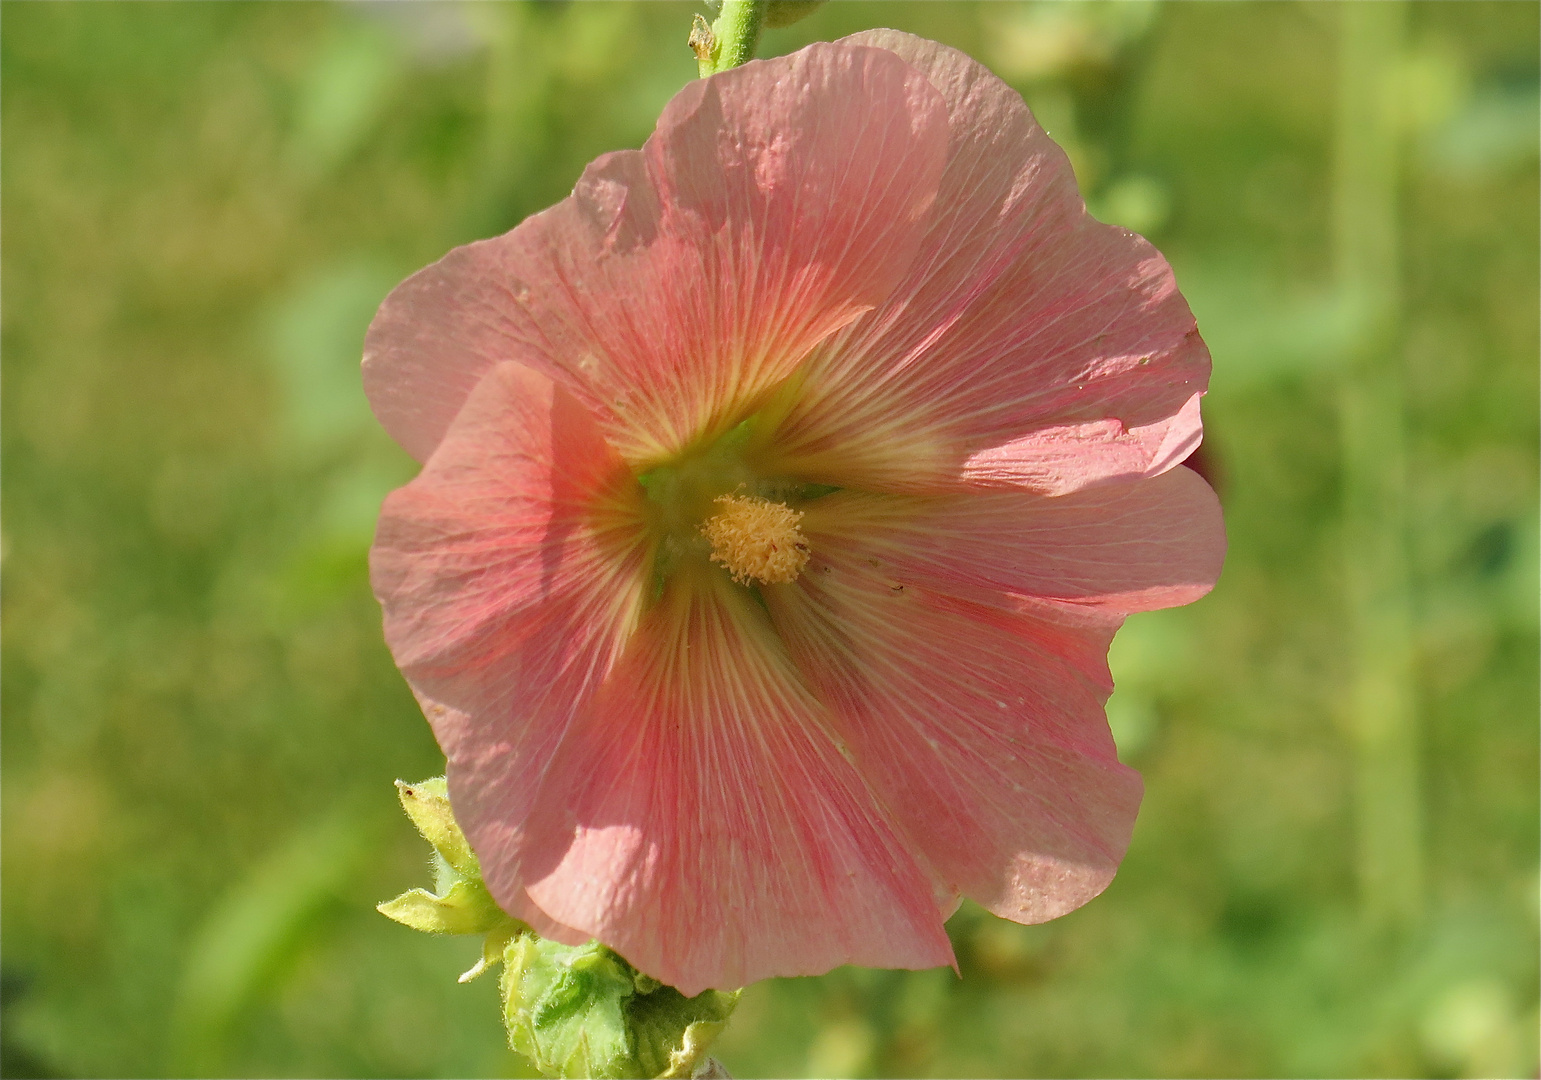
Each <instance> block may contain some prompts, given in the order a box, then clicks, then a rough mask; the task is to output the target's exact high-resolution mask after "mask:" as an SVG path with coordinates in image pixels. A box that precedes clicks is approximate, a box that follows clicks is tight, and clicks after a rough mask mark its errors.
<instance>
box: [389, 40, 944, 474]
mask: <svg viewBox="0 0 1541 1080" xmlns="http://www.w3.org/2000/svg"><path fill="white" fill-rule="evenodd" d="M947 143H948V123H947V109H946V105H945V103H944V102H943V101H942V98H941V95H940V94H939V93H938V92H937V90H936V89H935V88H934V87H933V86H932V85H931V83H930V82H928V81H927V79H926V78H925V77H924V76H923V75H922V74H921V73H920V72H918V71H916V70H915V69H914V68H912V67H910V66H909V65H908V64H906V63H905V62H904V61H902V60H901V59H899V57H898V56H896V55H895V54H894V53H892V52H890V51H888V50H886V49H875V48H869V47H865V46H862V45H858V44H852V43H846V44H818V45H813V46H810V47H809V48H807V49H804V50H802V51H801V52H798V53H796V54H794V55H792V56H787V57H780V58H777V59H775V60H767V61H756V62H754V63H750V64H747V65H745V66H743V67H741V68H736V69H733V70H731V71H727V72H723V73H721V74H719V75H715V76H713V77H711V78H709V79H703V80H700V81H698V82H695V83H692V84H690V85H689V86H687V87H686V88H685V89H683V90H682V91H681V92H680V93H679V94H677V95H676V96H675V97H674V99H673V100H672V101H671V102H670V103H669V105H668V106H667V107H666V108H665V110H664V112H663V115H662V116H661V117H660V118H659V121H658V127H657V130H656V131H655V132H654V134H653V135H652V137H651V138H649V139H648V141H647V143H646V145H645V146H644V147H643V149H642V150H640V151H621V152H618V153H613V154H608V155H606V156H605V157H602V158H600V159H598V160H597V161H595V162H594V163H593V164H592V165H591V166H589V168H588V170H587V171H586V172H585V173H584V174H583V178H582V179H581V180H580V181H579V183H578V185H577V188H576V189H575V190H574V193H573V195H572V196H571V197H570V198H568V199H566V200H564V201H563V202H561V203H559V204H557V205H556V206H554V207H552V208H551V209H549V210H547V211H545V212H543V213H540V214H537V215H535V216H534V217H531V218H529V219H528V220H527V221H525V222H524V223H523V224H521V225H520V226H518V227H517V228H515V229H514V230H513V231H512V232H509V233H507V234H506V235H504V236H501V237H497V238H495V239H492V240H484V241H481V242H479V243H475V244H470V245H467V246H465V247H461V248H456V249H455V250H454V251H452V252H450V253H449V254H448V255H446V256H445V257H444V258H443V259H441V260H440V261H439V262H438V263H435V264H434V265H433V266H430V267H428V268H427V269H425V270H422V271H420V272H419V273H417V274H415V275H413V276H412V277H411V278H408V279H407V281H405V282H404V283H402V285H401V286H399V287H398V288H397V289H396V290H395V291H394V292H393V293H391V295H390V296H389V297H387V298H386V301H385V303H384V304H383V305H382V306H381V308H380V312H379V314H378V315H377V316H376V318H375V321H374V323H373V324H372V325H371V327H370V329H369V334H368V336H367V338H366V341H365V348H364V386H365V390H366V392H367V393H368V395H369V399H370V403H371V405H372V406H373V407H374V410H375V414H376V415H377V416H378V417H379V418H380V421H381V423H383V424H384V425H385V427H386V430H388V431H389V432H390V433H391V435H392V436H393V437H394V438H395V439H396V440H397V441H398V442H399V443H401V445H402V446H403V447H404V448H405V449H406V450H407V451H408V452H409V453H411V454H412V455H413V456H415V457H417V458H418V459H419V460H426V458H427V457H428V455H429V454H430V453H431V452H432V451H433V448H434V446H435V445H437V443H438V441H439V439H440V438H441V437H442V436H443V434H444V432H445V431H446V430H447V429H448V428H449V425H450V421H451V420H452V419H453V418H454V416H455V414H456V412H457V411H458V410H459V408H460V406H461V403H462V402H464V401H465V399H466V397H467V396H468V395H469V394H470V392H471V390H472V389H473V388H474V387H475V386H476V384H477V382H478V381H479V380H480V379H481V377H482V376H483V375H484V374H485V373H486V372H487V371H488V370H489V369H490V368H491V367H492V366H493V365H494V364H496V363H498V362H500V361H505V360H517V361H519V362H521V363H524V364H527V365H529V366H531V367H533V368H536V369H538V370H540V371H541V372H543V373H544V374H546V375H547V376H548V377H550V378H552V379H554V380H555V381H557V382H559V383H561V384H562V385H564V386H565V387H566V388H567V389H568V390H569V391H570V392H572V393H573V394H574V395H575V396H576V397H577V398H578V399H579V400H581V401H582V402H583V403H584V404H585V405H586V406H587V407H588V408H589V409H590V411H591V412H592V413H593V415H594V417H595V418H596V420H597V422H598V423H599V426H600V429H601V430H602V431H603V433H604V434H605V436H606V438H607V439H608V440H609V442H610V443H611V445H612V446H614V447H615V448H616V449H617V450H618V451H619V452H620V454H621V455H622V456H623V457H624V458H626V459H627V460H628V461H630V462H632V463H633V464H634V465H636V464H639V463H640V464H643V465H645V464H648V463H651V462H656V461H660V460H662V459H664V458H665V457H667V456H668V455H670V454H673V453H677V452H679V451H680V450H682V449H684V448H686V447H687V446H689V445H691V444H693V443H697V442H701V441H706V440H710V439H711V438H714V437H715V435H716V434H720V432H721V431H722V430H724V429H725V426H730V425H731V424H733V423H736V422H737V421H738V420H739V419H742V414H743V413H744V411H745V410H746V408H748V407H749V406H750V405H751V404H752V402H753V401H754V400H755V399H756V397H757V396H758V395H761V394H763V393H764V392H765V391H767V390H768V389H769V388H770V387H772V386H773V385H775V384H777V383H778V382H780V381H781V380H783V379H784V378H785V377H786V376H787V375H788V374H790V373H791V371H792V370H793V369H794V368H795V367H796V366H797V365H798V364H799V363H800V362H801V361H802V360H803V358H804V357H805V356H806V355H807V354H808V352H809V350H810V349H812V348H813V347H814V346H815V345H816V344H817V343H818V342H819V341H821V340H822V339H824V338H825V337H827V336H828V335H829V334H831V333H832V332H834V331H836V330H838V329H839V328H840V327H842V326H844V325H846V324H847V323H849V322H850V321H851V320H853V319H855V318H857V317H858V316H860V315H861V314H863V313H864V312H866V311H869V310H870V309H872V308H873V307H875V306H877V305H878V304H881V303H882V302H883V301H884V299H886V297H887V296H888V294H889V292H890V290H891V289H892V288H893V286H894V284H895V283H896V282H897V281H898V280H899V278H900V276H901V275H902V274H903V273H904V271H905V268H906V267H908V265H909V263H910V261H911V259H912V257H913V256H914V253H915V250H916V247H917V246H918V244H919V242H920V238H921V233H922V230H923V228H924V223H925V220H926V218H927V215H928V214H929V211H930V209H931V206H932V202H933V201H934V199H935V197H936V191H937V184H938V181H939V178H940V175H941V170H942V165H943V162H944V160H945V155H946V152H947Z"/></svg>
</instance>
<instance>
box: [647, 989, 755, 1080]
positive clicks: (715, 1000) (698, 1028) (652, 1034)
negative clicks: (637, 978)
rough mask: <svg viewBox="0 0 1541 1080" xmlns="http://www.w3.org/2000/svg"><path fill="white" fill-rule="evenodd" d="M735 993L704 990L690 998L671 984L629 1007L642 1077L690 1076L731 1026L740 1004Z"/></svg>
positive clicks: (737, 993) (736, 992)
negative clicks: (730, 1018) (723, 1030)
mask: <svg viewBox="0 0 1541 1080" xmlns="http://www.w3.org/2000/svg"><path fill="white" fill-rule="evenodd" d="M738 995H739V992H738V991H737V990H735V991H733V992H732V993H725V992H723V991H721V990H706V991H703V992H702V993H699V994H697V995H696V996H695V997H693V998H688V997H686V996H685V995H684V994H682V993H680V992H679V991H678V990H676V989H674V987H672V986H663V985H660V986H659V988H658V989H657V990H654V991H653V992H652V993H650V994H638V995H636V996H635V997H633V998H632V999H631V1001H630V1002H629V1003H628V1004H629V1008H628V1010H627V1012H628V1018H629V1020H630V1022H631V1031H632V1038H633V1039H634V1040H635V1046H636V1054H637V1062H638V1064H639V1065H641V1066H642V1071H641V1073H640V1075H642V1076H659V1077H690V1076H692V1075H693V1074H694V1073H695V1070H696V1066H697V1065H698V1064H700V1063H701V1061H702V1060H704V1059H705V1057H706V1051H707V1050H708V1048H710V1047H711V1045H712V1043H713V1042H714V1041H716V1039H717V1036H718V1035H719V1034H721V1032H722V1029H723V1028H725V1027H727V1026H728V1017H729V1016H731V1015H732V1014H733V1007H734V1006H735V1005H737V1004H738Z"/></svg>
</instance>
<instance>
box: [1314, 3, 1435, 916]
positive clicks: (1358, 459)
mask: <svg viewBox="0 0 1541 1080" xmlns="http://www.w3.org/2000/svg"><path fill="white" fill-rule="evenodd" d="M1340 17H1341V19H1342V27H1341V38H1340V53H1339V80H1340V84H1339V91H1338V121H1337V133H1336V134H1337V146H1336V152H1335V166H1334V172H1335V176H1334V191H1333V234H1334V236H1333V240H1334V243H1333V248H1334V250H1333V256H1334V264H1335V277H1336V279H1337V285H1338V289H1339V290H1340V292H1341V293H1342V294H1343V295H1344V296H1348V297H1355V298H1358V299H1359V300H1360V301H1361V302H1362V303H1363V305H1364V307H1365V310H1366V312H1367V318H1366V322H1365V325H1364V327H1363V329H1362V333H1361V334H1360V336H1359V337H1358V339H1357V340H1356V341H1355V343H1354V346H1353V349H1352V351H1351V353H1350V354H1349V356H1348V357H1347V358H1346V359H1347V366H1346V367H1345V369H1344V371H1343V376H1342V381H1341V383H1340V387H1339V430H1340V435H1341V439H1342V469H1343V474H1342V475H1343V560H1344V566H1343V569H1344V585H1345V589H1344V594H1345V595H1344V600H1345V607H1346V611H1345V614H1346V615H1347V617H1348V619H1347V623H1348V630H1349V635H1350V642H1351V644H1350V652H1349V657H1350V662H1351V664H1352V672H1351V674H1350V682H1349V685H1348V687H1347V694H1346V699H1345V701H1344V705H1345V710H1344V714H1345V715H1344V718H1345V720H1346V721H1347V726H1348V732H1349V737H1350V739H1351V741H1352V744H1353V748H1354V757H1355V780H1356V783H1355V788H1356V791H1355V803H1356V819H1357V820H1356V831H1357V833H1358V836H1357V841H1358V854H1357V858H1356V863H1357V869H1358V877H1359V889H1360V899H1361V903H1362V905H1363V911H1364V915H1365V917H1366V919H1367V921H1368V922H1369V923H1370V924H1371V925H1372V926H1377V927H1383V928H1386V929H1393V928H1398V927H1400V928H1404V929H1405V928H1408V927H1410V926H1411V925H1413V924H1414V923H1416V921H1417V920H1418V918H1419V916H1420V914H1421V911H1422V905H1423V891H1424V868H1423V835H1422V833H1423V800H1422V795H1421V790H1420V788H1421V784H1420V778H1419V768H1418V744H1419V737H1418V702H1417V700H1416V695H1415V689H1414V687H1415V663H1414V636H1413V604H1412V583H1411V573H1410V569H1409V566H1408V554H1407V542H1408V538H1407V531H1408V521H1407V448H1406V443H1407V437H1406V421H1405V419H1404V416H1403V396H1404V394H1403V375H1402V353H1401V348H1400V346H1401V326H1400V324H1401V316H1402V297H1401V273H1400V270H1399V262H1400V250H1399V249H1400V242H1399V241H1400V237H1399V232H1400V222H1399V214H1398V208H1397V188H1398V159H1399V147H1398V143H1399V141H1400V140H1399V138H1398V117H1397V106H1398V102H1397V100H1396V97H1395V84H1394V82H1393V80H1392V78H1391V76H1392V74H1393V72H1394V71H1395V69H1396V63H1397V59H1398V56H1399V53H1400V51H1401V48H1402V39H1403V35H1404V32H1405V23H1406V12H1405V7H1404V5H1403V4H1402V3H1400V2H1388V3H1378V4H1368V3H1363V4H1344V5H1342V7H1341V9H1340Z"/></svg>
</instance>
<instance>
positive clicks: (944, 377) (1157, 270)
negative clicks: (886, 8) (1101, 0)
mask: <svg viewBox="0 0 1541 1080" xmlns="http://www.w3.org/2000/svg"><path fill="white" fill-rule="evenodd" d="M845 41H847V42H851V43H859V44H864V45H872V46H876V47H880V48H884V49H888V50H892V51H893V52H894V53H895V54H896V55H898V56H901V57H903V58H904V59H905V60H906V61H907V62H908V63H910V64H911V65H913V66H914V67H915V68H916V69H918V70H920V71H923V72H925V73H926V76H927V77H928V78H929V79H930V80H931V82H932V84H933V85H934V86H935V87H936V88H937V90H939V91H940V92H941V93H942V95H943V96H944V97H945V98H946V99H947V105H948V109H949V114H950V124H951V132H952V142H951V146H950V148H949V155H948V162H947V168H946V171H945V173H944V174H943V176H942V181H941V190H940V193H939V195H938V197H937V200H936V207H935V210H934V211H933V213H932V215H931V220H930V222H929V223H928V225H929V227H928V230H927V233H926V237H925V240H924V242H923V243H922V245H921V249H920V251H919V253H918V254H917V255H916V257H915V259H914V260H913V261H912V262H911V263H910V265H909V268H908V273H907V274H906V276H905V278H904V280H903V281H902V282H901V283H900V284H899V285H898V286H897V287H896V288H895V289H894V290H893V292H892V294H891V295H890V297H889V299H888V301H887V303H886V304H885V305H884V306H883V307H882V308H880V309H878V310H877V311H874V312H873V313H872V314H870V315H868V316H866V317H865V318H863V319H861V320H859V321H858V322H856V323H854V324H852V325H851V326H850V327H848V328H847V329H846V330H844V331H843V332H841V333H840V334H838V335H836V336H834V337H833V338H831V339H830V340H829V341H827V342H825V343H824V344H823V345H821V346H820V348H819V349H818V350H817V351H816V353H815V355H814V356H813V357H812V358H811V359H810V361H809V363H808V364H807V365H806V367H805V369H804V370H803V371H801V372H799V374H798V376H797V378H798V380H799V384H798V390H797V395H796V403H795V405H794V406H793V407H792V408H791V409H790V410H789V412H788V414H787V416H786V419H785V421H784V422H783V424H782V426H781V429H780V431H779V432H778V434H777V436H776V441H777V443H778V445H779V446H780V448H781V451H782V453H781V458H780V464H781V467H782V468H784V469H785V471H787V472H788V473H791V474H794V475H801V476H807V477H810V478H815V479H819V480H821V481H824V482H827V483H832V484H837V485H841V486H850V487H860V488H866V489H869V490H879V491H941V490H948V489H952V488H955V487H957V486H958V485H960V484H961V485H963V486H966V487H979V486H992V485H1003V486H1022V487H1027V488H1030V489H1032V490H1035V491H1040V492H1045V493H1060V492H1065V491H1073V490H1076V489H1077V488H1080V487H1083V486H1086V485H1088V484H1092V483H1097V482H1099V481H1101V480H1105V479H1107V478H1109V477H1119V476H1142V475H1143V476H1148V475H1154V474H1156V473H1159V472H1162V471H1165V470H1166V469H1169V468H1171V467H1172V466H1173V465H1176V464H1177V463H1178V462H1180V461H1181V460H1182V459H1183V457H1185V456H1186V455H1187V454H1188V453H1190V452H1191V451H1192V450H1193V448H1194V447H1195V446H1197V445H1198V439H1199V433H1200V430H1201V428H1200V423H1199V411H1198V397H1199V395H1201V394H1202V393H1203V391H1204V389H1205V387H1206V386H1207V384H1208V379H1209V353H1208V350H1207V349H1205V347H1204V343H1203V341H1202V340H1201V339H1200V337H1199V334H1198V331H1197V328H1196V326H1195V324H1194V320H1193V316H1192V313H1191V312H1190V311H1189V309H1188V305H1187V303H1186V302H1185V301H1184V300H1183V297H1182V295H1181V294H1180V293H1179V292H1178V291H1177V286H1176V284H1175V282H1174V280H1173V276H1172V270H1171V267H1170V266H1169V265H1168V264H1167V262H1166V260H1165V259H1164V258H1162V256H1161V254H1160V253H1159V252H1158V251H1156V249H1155V248H1153V247H1152V246H1151V245H1150V244H1149V243H1148V242H1146V241H1145V240H1144V239H1143V238H1142V237H1140V236H1137V235H1135V234H1134V233H1132V232H1129V231H1128V230H1127V229H1121V228H1117V227H1115V226H1111V225H1104V224H1101V223H1100V222H1098V221H1096V220H1095V219H1093V218H1092V217H1090V216H1089V215H1088V214H1087V213H1086V210H1085V206H1084V204H1083V203H1082V200H1081V197H1080V194H1079V193H1078V191H1077V189H1076V182H1075V176H1074V174H1073V172H1072V170H1071V167H1070V162H1069V160H1068V159H1067V158H1066V157H1065V154H1064V152H1063V151H1062V150H1061V149H1060V148H1059V147H1058V146H1056V145H1055V144H1054V143H1053V142H1052V141H1051V140H1050V139H1049V137H1048V135H1047V134H1046V133H1045V132H1044V130H1043V128H1042V127H1040V126H1039V125H1038V123H1037V122H1036V121H1035V120H1034V119H1033V117H1032V114H1031V113H1030V112H1029V111H1028V109H1027V106H1026V105H1024V104H1023V102H1022V99H1021V97H1020V95H1018V94H1017V92H1016V91H1015V90H1013V89H1011V87H1009V86H1007V85H1006V84H1005V83H1004V82H1002V81H1001V80H1000V79H998V78H996V77H995V76H994V75H993V74H991V73H990V72H989V71H988V70H986V69H985V68H984V67H982V66H981V65H980V64H978V63H977V62H975V61H974V60H972V59H970V58H969V57H968V56H966V55H964V54H963V53H960V52H958V51H956V50H954V49H950V48H948V47H946V46H944V45H939V44H937V43H936V42H933V41H925V40H923V39H920V38H916V37H912V36H911V35H908V34H902V33H898V32H896V31H892V30H874V31H869V32H866V33H862V34H857V35H855V36H854V37H851V38H847V39H845Z"/></svg>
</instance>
